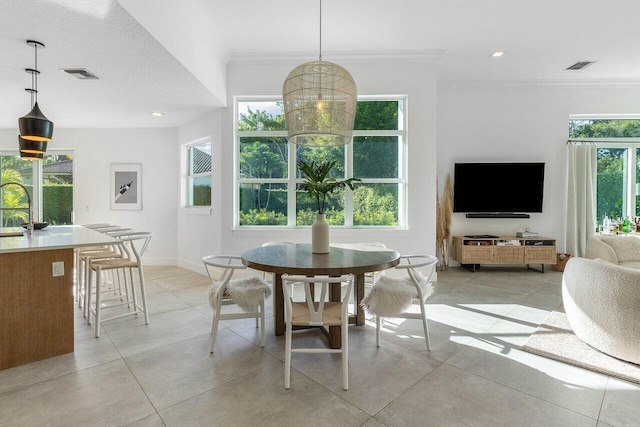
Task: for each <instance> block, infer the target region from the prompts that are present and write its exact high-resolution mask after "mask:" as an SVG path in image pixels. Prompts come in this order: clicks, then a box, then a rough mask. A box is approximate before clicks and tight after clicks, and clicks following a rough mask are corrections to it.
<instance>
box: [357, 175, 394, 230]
mask: <svg viewBox="0 0 640 427" xmlns="http://www.w3.org/2000/svg"><path fill="white" fill-rule="evenodd" d="M353 207H354V213H353V225H385V226H392V225H398V197H397V194H396V193H395V192H392V191H390V187H388V186H367V185H358V186H357V187H356V189H355V191H354V192H353Z"/></svg>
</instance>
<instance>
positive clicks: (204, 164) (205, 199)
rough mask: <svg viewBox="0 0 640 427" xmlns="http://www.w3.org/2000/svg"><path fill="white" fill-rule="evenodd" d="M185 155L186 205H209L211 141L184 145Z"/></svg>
mask: <svg viewBox="0 0 640 427" xmlns="http://www.w3.org/2000/svg"><path fill="white" fill-rule="evenodd" d="M185 149H186V154H187V155H186V157H187V188H186V194H187V197H186V203H185V205H186V206H211V141H210V140H206V141H201V142H196V143H193V144H187V145H186V146H185Z"/></svg>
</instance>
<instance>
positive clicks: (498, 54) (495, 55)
mask: <svg viewBox="0 0 640 427" xmlns="http://www.w3.org/2000/svg"><path fill="white" fill-rule="evenodd" d="M504 54H505V51H504V50H496V51H495V52H493V53H492V54H491V56H493V57H494V58H500V57H501V56H502V55H504Z"/></svg>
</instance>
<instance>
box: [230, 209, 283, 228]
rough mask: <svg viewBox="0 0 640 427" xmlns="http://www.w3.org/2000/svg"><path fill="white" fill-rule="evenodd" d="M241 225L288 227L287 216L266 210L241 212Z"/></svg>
mask: <svg viewBox="0 0 640 427" xmlns="http://www.w3.org/2000/svg"><path fill="white" fill-rule="evenodd" d="M239 214H240V225H287V216H286V215H285V214H283V213H280V212H274V211H268V210H266V209H249V211H248V212H242V211H240V212H239Z"/></svg>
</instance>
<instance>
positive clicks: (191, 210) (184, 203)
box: [180, 136, 213, 215]
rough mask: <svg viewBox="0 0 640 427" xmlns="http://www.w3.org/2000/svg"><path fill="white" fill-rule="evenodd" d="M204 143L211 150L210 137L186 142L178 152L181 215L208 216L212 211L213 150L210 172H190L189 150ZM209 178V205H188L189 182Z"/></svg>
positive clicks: (211, 141)
mask: <svg viewBox="0 0 640 427" xmlns="http://www.w3.org/2000/svg"><path fill="white" fill-rule="evenodd" d="M206 143H209V144H210V145H211V147H212V148H213V140H212V138H211V137H209V136H206V137H202V138H198V139H196V140H193V141H190V142H187V143H184V144H182V146H181V150H180V157H181V161H180V164H181V172H182V173H181V175H182V179H181V181H182V182H181V183H180V184H181V185H180V193H181V194H180V208H181V211H182V213H186V214H192V215H210V214H211V211H212V205H213V150H212V149H211V170H210V171H209V172H200V173H195V174H192V173H190V172H191V168H190V166H191V156H190V154H191V149H193V148H194V147H196V146H199V145H204V144H206ZM206 176H208V177H210V178H211V192H212V194H211V204H210V205H208V206H194V205H192V204H190V200H189V199H190V194H191V189H190V187H189V186H190V184H189V183H190V180H191V179H193V178H200V177H206Z"/></svg>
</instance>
